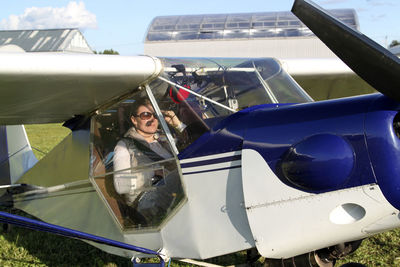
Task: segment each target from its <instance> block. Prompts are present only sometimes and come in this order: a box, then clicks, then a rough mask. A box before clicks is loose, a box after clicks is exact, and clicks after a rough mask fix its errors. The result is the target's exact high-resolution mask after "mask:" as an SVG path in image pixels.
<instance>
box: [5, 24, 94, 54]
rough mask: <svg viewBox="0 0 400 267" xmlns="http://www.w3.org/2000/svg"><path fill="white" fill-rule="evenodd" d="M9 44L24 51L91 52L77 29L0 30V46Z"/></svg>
mask: <svg viewBox="0 0 400 267" xmlns="http://www.w3.org/2000/svg"><path fill="white" fill-rule="evenodd" d="M10 44H12V45H17V46H19V47H21V48H22V49H24V50H25V51H26V52H74V53H93V51H92V49H90V47H89V45H88V44H87V42H86V40H85V38H84V37H83V35H82V33H81V32H80V31H79V30H78V29H50V30H13V31H0V46H2V45H10Z"/></svg>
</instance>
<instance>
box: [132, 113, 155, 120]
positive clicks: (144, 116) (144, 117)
mask: <svg viewBox="0 0 400 267" xmlns="http://www.w3.org/2000/svg"><path fill="white" fill-rule="evenodd" d="M134 116H135V117H139V118H140V119H141V120H150V119H151V118H152V117H154V118H155V116H154V113H152V112H147V111H145V112H142V113H140V114H136V115H134Z"/></svg>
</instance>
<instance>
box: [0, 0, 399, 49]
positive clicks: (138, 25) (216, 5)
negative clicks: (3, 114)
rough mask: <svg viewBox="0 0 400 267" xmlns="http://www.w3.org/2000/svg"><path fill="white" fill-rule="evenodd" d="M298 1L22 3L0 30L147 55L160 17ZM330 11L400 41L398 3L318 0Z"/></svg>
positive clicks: (14, 5) (286, 6) (383, 40)
mask: <svg viewBox="0 0 400 267" xmlns="http://www.w3.org/2000/svg"><path fill="white" fill-rule="evenodd" d="M293 1H294V0H201V1H183V0H169V1H168V0H152V1H149V0H147V1H143V0H141V1H139V0H113V1H110V0H107V1H105V0H81V1H80V0H74V1H72V0H17V1H5V2H4V3H3V5H2V6H3V7H2V8H1V9H0V30H21V29H50V28H51V29H54V28H79V29H80V31H81V32H82V33H83V35H84V36H85V38H86V40H87V42H88V44H89V46H90V47H91V48H92V49H94V50H96V51H103V50H105V49H113V50H116V51H118V52H119V53H120V54H121V55H137V54H142V53H143V40H144V37H145V34H146V31H147V28H148V26H149V24H150V22H151V21H152V19H153V18H154V17H156V16H168V15H191V14H220V13H247V12H269V11H289V10H290V9H291V7H292V5H293ZM314 2H315V3H317V4H318V5H320V6H321V7H323V8H325V9H337V8H353V9H355V10H356V12H357V15H358V20H359V24H360V31H361V32H362V33H363V34H365V35H367V36H368V37H370V38H372V39H373V40H374V41H376V42H378V43H379V44H381V45H382V46H388V45H389V44H390V43H391V41H392V40H399V41H400V27H399V25H400V16H399V14H400V12H399V11H400V1H399V0H314Z"/></svg>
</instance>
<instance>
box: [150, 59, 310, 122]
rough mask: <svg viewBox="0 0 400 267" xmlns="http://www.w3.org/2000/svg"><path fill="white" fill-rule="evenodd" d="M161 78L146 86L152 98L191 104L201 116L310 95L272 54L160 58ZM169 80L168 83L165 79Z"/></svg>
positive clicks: (303, 99)
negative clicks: (253, 56)
mask: <svg viewBox="0 0 400 267" xmlns="http://www.w3.org/2000/svg"><path fill="white" fill-rule="evenodd" d="M161 60H162V61H163V64H164V73H163V74H162V76H163V77H161V78H160V79H163V78H164V79H163V82H161V81H160V80H156V81H155V82H153V83H152V84H151V85H150V87H151V88H152V91H153V93H154V95H155V96H156V99H157V100H159V101H163V102H165V101H168V98H165V97H163V96H169V97H170V100H172V101H170V102H172V103H175V104H179V103H180V102H186V104H188V106H190V107H195V108H196V110H197V111H196V113H198V115H199V117H200V118H202V119H203V120H205V121H204V122H205V123H206V124H208V123H207V121H206V119H209V118H215V117H219V116H226V115H229V114H232V113H234V112H236V111H238V110H242V109H244V108H247V107H251V106H254V105H260V104H268V103H303V102H309V101H312V99H311V98H310V97H309V96H308V95H307V94H306V93H305V92H304V91H303V89H302V88H301V87H300V86H299V85H298V84H297V83H296V82H295V81H294V80H293V79H292V78H291V77H290V76H289V75H288V74H287V73H286V72H285V71H284V70H283V69H282V68H281V65H280V64H279V63H278V62H277V61H276V60H274V59H272V58H261V59H224V58H218V59H200V58H195V59H189V58H163V59H161ZM167 82H169V83H167Z"/></svg>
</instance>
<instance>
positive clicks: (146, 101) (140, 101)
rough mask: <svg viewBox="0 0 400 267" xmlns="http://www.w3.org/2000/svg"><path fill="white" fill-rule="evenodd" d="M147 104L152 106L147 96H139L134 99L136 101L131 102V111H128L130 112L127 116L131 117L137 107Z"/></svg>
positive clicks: (134, 114)
mask: <svg viewBox="0 0 400 267" xmlns="http://www.w3.org/2000/svg"><path fill="white" fill-rule="evenodd" d="M148 105H150V106H152V105H151V102H150V100H149V99H148V98H141V99H138V100H136V101H135V102H134V103H133V104H132V107H131V112H130V114H129V117H131V116H136V115H137V111H138V109H139V107H141V106H148Z"/></svg>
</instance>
